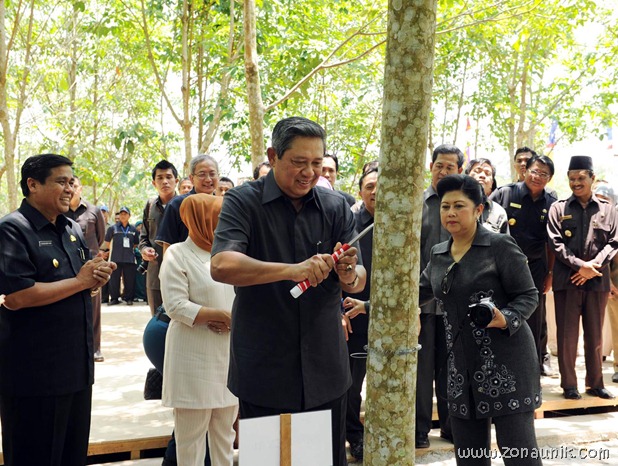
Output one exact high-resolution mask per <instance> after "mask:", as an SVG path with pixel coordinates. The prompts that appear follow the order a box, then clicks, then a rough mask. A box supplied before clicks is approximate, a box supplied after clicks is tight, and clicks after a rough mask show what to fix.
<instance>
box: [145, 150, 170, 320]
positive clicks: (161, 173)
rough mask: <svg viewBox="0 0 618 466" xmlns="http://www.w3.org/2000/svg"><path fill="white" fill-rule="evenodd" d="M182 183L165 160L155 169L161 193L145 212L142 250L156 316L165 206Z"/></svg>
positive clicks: (148, 288)
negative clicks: (160, 232)
mask: <svg viewBox="0 0 618 466" xmlns="http://www.w3.org/2000/svg"><path fill="white" fill-rule="evenodd" d="M177 184H178V170H176V167H175V166H174V165H173V164H172V163H170V162H168V161H167V160H161V161H160V162H159V163H157V164H156V165H155V166H154V168H153V169H152V185H153V186H154V187H155V189H156V190H157V194H158V196H157V197H155V198H152V199H148V201H147V202H146V205H145V206H144V213H143V214H142V219H143V222H144V223H143V226H142V231H141V233H140V237H139V250H140V252H141V254H142V259H143V260H144V261H146V264H147V266H148V269H147V270H148V272H147V273H146V294H147V296H148V305H149V306H150V314H151V315H154V314H155V311H156V310H157V308H158V307H159V306H161V305H162V304H163V299H162V298H161V283H160V282H159V267H160V266H161V261H162V260H163V248H162V247H161V246H160V245H159V244H157V242H156V241H155V238H156V237H157V230H158V228H159V224H160V223H161V220H162V219H163V214H164V212H165V208H166V207H167V205H168V204H169V202H170V201H171V200H172V199H173V198H174V196H176V185H177Z"/></svg>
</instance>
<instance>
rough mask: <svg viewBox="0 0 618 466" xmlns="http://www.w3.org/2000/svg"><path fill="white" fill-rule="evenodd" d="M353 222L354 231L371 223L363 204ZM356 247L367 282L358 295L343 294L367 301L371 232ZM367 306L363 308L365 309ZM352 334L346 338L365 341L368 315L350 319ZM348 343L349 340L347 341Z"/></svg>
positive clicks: (371, 252)
mask: <svg viewBox="0 0 618 466" xmlns="http://www.w3.org/2000/svg"><path fill="white" fill-rule="evenodd" d="M354 221H355V222H356V230H357V231H359V232H360V231H363V230H364V229H365V228H367V227H368V226H369V225H371V224H372V223H373V215H371V214H370V213H369V212H368V211H367V209H366V208H365V204H363V205H362V206H361V208H360V210H358V211H357V212H354ZM357 247H359V248H360V251H361V254H362V256H363V266H364V267H365V270H366V271H367V281H366V283H365V288H364V289H363V291H361V292H359V293H344V294H345V295H346V296H351V297H352V298H356V299H360V300H361V301H369V298H370V296H369V295H370V292H371V260H372V255H373V230H370V231H369V233H367V234H366V235H365V236H363V237H362V238H361V239H360V241H359V242H358V245H357ZM367 307H368V306H365V309H366V308H367ZM351 323H352V334H350V335H349V336H348V338H356V337H358V336H362V338H363V339H364V340H365V343H366V340H367V332H368V328H369V314H368V313H367V314H358V315H357V316H356V317H354V319H352V322H351ZM348 342H349V340H348Z"/></svg>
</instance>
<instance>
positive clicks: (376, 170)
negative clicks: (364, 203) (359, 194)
mask: <svg viewBox="0 0 618 466" xmlns="http://www.w3.org/2000/svg"><path fill="white" fill-rule="evenodd" d="M370 173H378V167H375V168H370V169H368V170H367V171H365V172H363V174H362V175H361V177H360V180H358V190H359V191H362V190H363V180H364V179H365V177H366V176H367V175H369V174H370Z"/></svg>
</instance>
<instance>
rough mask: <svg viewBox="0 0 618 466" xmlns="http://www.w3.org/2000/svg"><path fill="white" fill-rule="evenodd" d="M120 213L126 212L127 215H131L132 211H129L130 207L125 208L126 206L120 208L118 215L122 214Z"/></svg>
mask: <svg viewBox="0 0 618 466" xmlns="http://www.w3.org/2000/svg"><path fill="white" fill-rule="evenodd" d="M120 212H126V213H127V214H129V215H131V211H130V210H129V208H128V207H125V206H122V207H121V208H120V210H119V211H118V213H120Z"/></svg>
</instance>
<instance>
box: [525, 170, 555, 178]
mask: <svg viewBox="0 0 618 466" xmlns="http://www.w3.org/2000/svg"><path fill="white" fill-rule="evenodd" d="M528 172H529V173H530V174H531V175H534V176H538V177H539V178H541V179H542V180H548V179H549V177H550V176H551V175H550V174H549V173H545V172H540V171H538V170H528Z"/></svg>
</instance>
